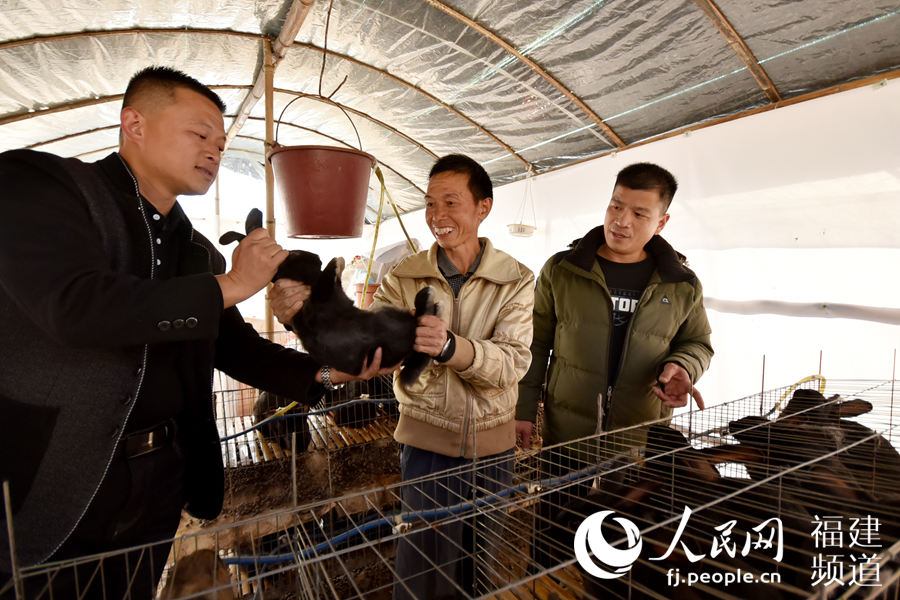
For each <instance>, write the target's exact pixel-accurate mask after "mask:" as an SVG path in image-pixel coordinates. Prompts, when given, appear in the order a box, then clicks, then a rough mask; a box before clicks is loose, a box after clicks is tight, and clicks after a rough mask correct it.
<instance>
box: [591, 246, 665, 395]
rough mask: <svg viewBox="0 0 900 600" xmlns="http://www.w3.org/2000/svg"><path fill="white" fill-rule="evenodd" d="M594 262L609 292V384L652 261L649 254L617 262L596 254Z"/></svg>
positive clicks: (614, 375)
mask: <svg viewBox="0 0 900 600" xmlns="http://www.w3.org/2000/svg"><path fill="white" fill-rule="evenodd" d="M597 263H598V264H599V265H600V268H601V269H603V275H604V276H605V277H606V287H607V288H609V293H610V295H611V296H612V303H613V307H612V311H613V314H612V325H613V327H612V336H611V339H610V340H609V364H608V365H607V366H608V368H609V385H610V386H612V385H614V384H615V382H616V377H617V376H618V374H619V361H620V358H621V356H622V348H623V346H624V345H625V336H626V335H627V333H628V324H629V323H630V322H631V316H632V315H633V314H634V311H635V310H637V305H638V302H639V301H640V299H641V294H643V293H644V288H645V287H647V282H648V281H650V276H651V275H652V274H653V270H654V268H655V267H656V265H655V264H654V262H653V259H652V258H650V257H649V256H648V257H647V258H645V259H644V260H642V261H641V262H637V263H617V262H612V261H610V260H606V259H605V258H603V257H602V256H599V255H598V256H597Z"/></svg>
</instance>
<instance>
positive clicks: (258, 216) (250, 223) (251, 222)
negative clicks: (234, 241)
mask: <svg viewBox="0 0 900 600" xmlns="http://www.w3.org/2000/svg"><path fill="white" fill-rule="evenodd" d="M262 226H263V214H262V211H261V210H259V209H258V208H254V209H252V210H251V211H250V213H249V214H248V215H247V222H246V224H245V225H244V227H245V228H246V231H247V233H250V232H251V231H254V230H256V229H259V228H260V227H262Z"/></svg>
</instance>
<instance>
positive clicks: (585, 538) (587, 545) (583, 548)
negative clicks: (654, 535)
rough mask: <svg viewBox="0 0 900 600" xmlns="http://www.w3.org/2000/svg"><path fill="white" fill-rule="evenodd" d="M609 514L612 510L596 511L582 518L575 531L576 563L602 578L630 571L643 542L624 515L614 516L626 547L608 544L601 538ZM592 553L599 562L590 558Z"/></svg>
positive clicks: (614, 576) (638, 532)
mask: <svg viewBox="0 0 900 600" xmlns="http://www.w3.org/2000/svg"><path fill="white" fill-rule="evenodd" d="M611 514H613V511H611V510H604V511H602V512H596V513H594V514H592V515H590V516H589V517H588V518H586V519H585V520H584V521H582V523H581V525H579V526H578V529H577V530H576V531H575V558H577V559H578V564H580V565H581V568H583V569H584V570H585V571H587V572H588V573H590V574H591V575H593V576H594V577H599V578H601V579H617V578H619V577H621V576H622V575H624V574H625V573H627V572H628V571H629V570H631V565H633V564H634V562H635V561H636V560H637V559H638V556H640V554H641V546H642V545H643V541H642V540H641V532H640V529H638V526H637V525H635V524H634V523H632V522H631V521H629V520H628V519H626V518H624V517H613V520H614V521H616V522H617V523H618V524H619V525H621V526H622V529H624V530H625V535H626V538H627V541H628V547H627V548H625V549H621V550H620V549H619V548H613V547H612V546H610V545H609V542H607V541H606V539H605V538H604V537H603V520H604V519H606V517H607V516H609V515H611ZM592 553H593V555H594V556H595V557H596V558H597V561H599V564H598V562H597V561H595V560H594V559H593V558H592V557H591V554H592Z"/></svg>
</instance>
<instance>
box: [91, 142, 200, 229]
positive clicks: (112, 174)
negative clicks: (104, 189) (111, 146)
mask: <svg viewBox="0 0 900 600" xmlns="http://www.w3.org/2000/svg"><path fill="white" fill-rule="evenodd" d="M98 164H99V165H100V167H101V168H102V169H103V172H104V173H105V174H106V176H107V177H108V178H109V180H110V181H112V183H113V186H114V187H115V189H116V191H117V192H119V193H118V195H117V198H118V199H119V201H120V202H123V201H124V202H125V203H126V204H129V205H130V203H132V202H134V199H135V180H134V179H132V174H131V170H130V169H131V167H130V166H129V165H128V163H127V162H126V161H125V159H124V158H122V156H121V155H120V154H119V153H118V152H113V153H112V154H110V155H109V156H107V157H105V158H104V159H102V160H101V161H99V163H98ZM141 198H144V197H143V195H142V196H141ZM144 201H145V202H147V203H148V204H149V201H148V200H146V198H144ZM166 219H168V221H169V224H170V227H172V228H173V229H174V230H175V231H178V232H181V231H182V230H184V231H189V230H188V229H187V228H188V227H189V221H188V218H187V215H186V214H185V213H184V210H183V209H182V208H181V204H180V203H179V202H175V204H174V205H173V206H172V210H170V211H169V214H168V215H167V216H166Z"/></svg>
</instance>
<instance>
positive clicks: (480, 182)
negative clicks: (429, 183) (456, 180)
mask: <svg viewBox="0 0 900 600" xmlns="http://www.w3.org/2000/svg"><path fill="white" fill-rule="evenodd" d="M448 171H449V172H453V173H465V174H466V175H468V176H469V191H470V192H472V196H473V197H474V198H475V202H480V201H481V200H484V199H485V198H493V197H494V186H493V185H492V184H491V178H490V176H489V175H488V174H487V171H485V170H484V167H482V166H481V165H479V164H478V163H477V162H475V161H474V160H473V159H471V158H469V157H468V156H466V155H465V154H448V155H447V156H442V157H441V158H439V159H438V160H437V162H436V163H434V166H433V167H431V171H430V172H429V173H428V179H429V180H430V179H431V178H432V177H434V176H435V175H437V174H439V173H446V172H448Z"/></svg>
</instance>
